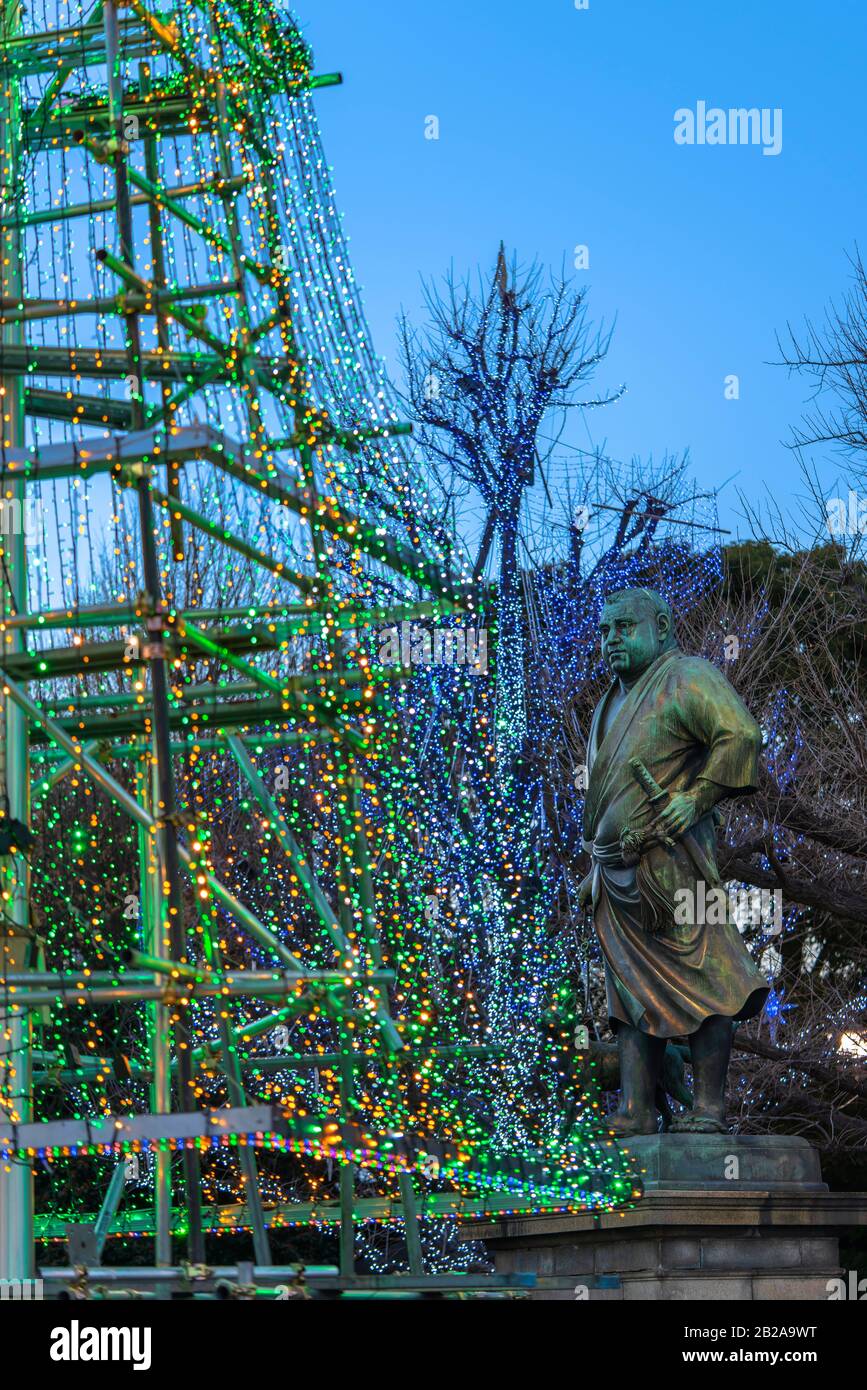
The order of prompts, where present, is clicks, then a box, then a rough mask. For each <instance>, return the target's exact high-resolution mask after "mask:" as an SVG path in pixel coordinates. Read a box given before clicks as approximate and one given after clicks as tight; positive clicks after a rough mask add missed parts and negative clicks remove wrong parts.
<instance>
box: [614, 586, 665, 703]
mask: <svg viewBox="0 0 867 1390" xmlns="http://www.w3.org/2000/svg"><path fill="white" fill-rule="evenodd" d="M661 621H662V625H663V630H660V618H659V617H658V616H657V615H656V614H654V613H651V612H650V611H649V609H648V608H647V605H646V604H644V603H642V602H641V600H640V598H635V599H631V598H620V599H614V600H613V601H612V602H611V603H606V604H605V606H604V608H603V609H602V617H601V618H600V620H599V633H600V636H601V638H602V659H603V661H605V662H606V663H607V665H608V668H609V670H610V671H611V674H612V675H613V676H619V677H620V678H621V680H623V681H625V682H627V684H628V683H629V682H631V681H634V680H637V679H638V677H639V676H640V675H641V674H642V672H644V671H646V670H647V668H648V666H649V665H650V664H651V662H653V661H655V660H656V658H657V657H658V656H659V653H660V652H661V651H662V648H663V645H664V643H665V640H666V637H667V636H668V624H667V622H666V621H665V619H664V618H663V619H662V620H661Z"/></svg>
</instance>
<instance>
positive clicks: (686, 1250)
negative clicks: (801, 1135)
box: [461, 1134, 867, 1302]
mask: <svg viewBox="0 0 867 1390" xmlns="http://www.w3.org/2000/svg"><path fill="white" fill-rule="evenodd" d="M628 1148H629V1151H630V1152H631V1153H632V1155H633V1158H634V1159H635V1163H636V1167H637V1168H638V1169H639V1170H643V1172H642V1180H643V1182H644V1188H645V1191H644V1196H643V1197H642V1198H641V1199H640V1200H639V1201H638V1202H637V1203H636V1205H635V1206H634V1207H633V1208H632V1209H631V1210H628V1211H622V1212H616V1213H612V1214H607V1213H605V1214H601V1215H594V1214H593V1213H591V1212H580V1213H578V1214H576V1215H573V1216H569V1215H562V1214H556V1215H555V1214H548V1213H544V1212H541V1213H536V1214H533V1215H530V1216H503V1215H497V1216H494V1219H493V1220H491V1218H490V1217H488V1219H487V1220H485V1219H475V1220H467V1219H464V1221H463V1223H462V1226H461V1234H462V1236H463V1238H465V1239H472V1240H483V1241H485V1242H486V1244H487V1246H488V1248H489V1250H490V1251H491V1252H492V1254H493V1257H494V1261H495V1265H496V1269H497V1272H498V1273H502V1274H506V1273H513V1272H514V1273H530V1272H532V1273H535V1274H536V1275H537V1276H538V1278H539V1287H538V1289H537V1290H536V1291H535V1292H534V1294H533V1295H532V1297H535V1298H541V1299H558V1300H562V1299H570V1300H574V1299H588V1300H590V1301H606V1302H607V1301H611V1300H618V1299H619V1300H625V1301H628V1300H631V1299H667V1300H698V1301H703V1300H707V1299H714V1300H717V1299H724V1300H731V1301H739V1302H746V1301H750V1302H751V1301H775V1300H787V1299H794V1300H813V1299H827V1298H828V1297H829V1295H830V1291H831V1285H830V1281H831V1280H834V1279H837V1278H839V1277H840V1276H841V1273H843V1271H841V1270H840V1267H839V1254H838V1235H839V1232H840V1230H841V1229H845V1228H851V1227H854V1226H862V1225H867V1193H847V1192H829V1191H828V1188H827V1186H826V1184H825V1183H823V1182H822V1180H821V1170H820V1165H819V1156H818V1154H817V1153H816V1151H815V1150H814V1149H812V1148H811V1147H810V1145H809V1144H807V1143H806V1141H804V1140H802V1139H795V1138H789V1137H788V1136H780V1137H775V1136H771V1137H764V1136H756V1137H753V1136H748V1137H745V1138H735V1137H733V1136H729V1135H687V1134H672V1135H668V1134H663V1135H658V1136H657V1135H654V1136H648V1137H647V1138H645V1139H639V1140H633V1141H631V1143H630V1144H629V1145H628Z"/></svg>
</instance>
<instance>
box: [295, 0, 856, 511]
mask: <svg viewBox="0 0 867 1390" xmlns="http://www.w3.org/2000/svg"><path fill="white" fill-rule="evenodd" d="M297 14H298V18H299V20H300V22H301V24H302V26H303V28H304V32H305V34H306V36H307V38H308V40H309V41H310V42H311V44H312V46H313V50H314V55H315V63H316V71H318V72H327V71H334V70H340V71H342V72H343V74H344V83H345V85H344V86H343V87H342V88H336V89H330V90H325V91H323V92H321V93H319V94H318V95H317V97H316V102H317V109H318V112H319V115H320V120H321V124H322V130H323V136H324V140H325V148H326V153H327V156H328V158H329V161H330V162H331V164H332V166H333V170H334V181H335V186H336V192H337V197H338V204H339V206H340V207H341V209H342V210H343V213H344V222H345V228H346V231H347V233H348V235H349V238H350V252H351V255H352V259H353V264H354V267H355V271H356V275H357V277H358V279H359V281H360V284H361V286H362V290H363V294H364V300H365V304H366V308H367V312H368V316H369V319H370V322H371V326H372V330H373V337H374V345H375V348H376V350H377V352H378V353H379V354H380V355H383V356H384V357H385V358H386V360H387V366H388V369H389V371H390V372H391V373H392V374H393V375H394V376H395V377H396V378H399V369H398V363H397V353H396V333H395V318H396V314H397V312H398V309H399V308H400V306H401V305H404V306H405V307H406V309H407V310H408V312H409V313H410V316H411V317H412V318H413V319H414V320H415V321H417V322H420V321H422V311H421V303H420V289H419V281H420V276H424V277H426V278H429V277H438V276H440V275H441V274H442V273H443V272H444V271H446V270H447V268H448V266H449V264H450V263H454V267H455V270H456V271H458V272H461V273H463V272H464V271H467V270H474V269H475V267H476V266H477V265H478V264H479V263H483V264H484V265H485V266H486V267H488V266H490V265H492V264H493V261H494V258H495V256H496V250H497V246H498V244H499V242H500V240H501V239H502V240H504V241H505V243H506V247H507V249H508V251H509V252H510V253H511V252H512V251H513V250H516V251H517V252H518V256H519V259H520V260H522V261H529V260H530V259H532V258H533V257H534V256H538V257H539V258H541V260H542V261H544V262H545V263H547V264H549V265H551V266H554V267H557V268H559V266H560V264H561V262H562V261H563V259H564V257H565V259H566V264H567V266H568V267H570V268H571V267H572V264H573V257H574V250H575V247H576V246H578V245H586V246H587V247H588V248H589V269H588V270H586V271H576V272H575V273H576V275H577V276H578V278H579V280H580V281H582V282H584V283H586V284H587V285H588V287H589V289H590V306H591V313H592V314H593V316H594V317H595V318H596V319H597V320H598V319H604V320H605V321H606V323H609V324H610V323H611V322H612V320H613V319H614V318H615V316H616V320H617V322H616V327H615V333H614V339H613V342H612V349H611V352H610V355H609V358H608V363H607V366H606V367H605V368H604V369H603V371H602V373H601V375H600V376H599V378H598V382H599V384H600V385H612V386H613V385H616V384H618V383H620V382H621V381H624V382H625V383H626V384H627V386H628V393H627V395H626V396H625V397H624V398H623V400H622V401H620V402H619V403H618V404H616V405H614V406H611V407H609V408H608V409H607V410H605V411H604V412H602V413H598V412H597V413H594V414H593V415H592V416H589V417H587V420H588V424H589V427H590V432H591V436H592V439H593V441H594V442H595V443H599V444H601V443H603V442H605V443H606V446H607V449H608V452H609V453H610V454H612V455H613V456H614V457H615V458H624V459H629V458H630V457H631V456H632V455H634V454H638V455H641V456H645V457H646V456H647V455H649V454H651V453H652V454H653V455H654V456H657V457H658V456H661V455H662V454H663V453H664V452H665V450H666V449H668V450H670V451H679V450H682V449H683V448H685V447H687V446H688V447H689V448H690V450H691V454H692V460H693V468H694V474H695V477H696V480H697V482H698V483H699V484H700V485H701V486H702V487H713V486H716V485H719V484H720V483H722V482H723V481H724V480H725V479H726V478H728V477H730V475H732V474H733V473H738V475H739V476H738V478H737V480H736V482H735V483H733V484H730V485H729V486H728V487H727V488H726V490H725V492H724V493H723V495H722V497H721V510H720V515H721V521H722V524H723V525H727V526H730V527H735V528H737V527H738V526H740V529H741V530H742V531H743V530H744V523H743V522H742V521H740V520H739V515H738V514H739V511H740V507H739V503H738V499H737V496H736V489H737V488H738V487H740V488H743V489H744V491H745V492H746V493H747V494H748V495H750V496H751V497H752V498H755V499H758V498H759V497H760V496H761V494H762V491H763V488H764V487H765V485H767V487H768V488H769V489H770V491H771V492H772V493H773V495H774V496H775V497H776V498H778V499H779V498H782V497H783V496H784V495H785V494H789V495H792V494H793V493H795V492H801V491H803V489H802V487H801V484H800V482H799V479H798V476H797V467H796V464H795V462H794V460H793V458H792V455H791V453H790V452H789V451H788V450H787V449H786V448H785V445H784V443H783V441H784V440H785V439H786V438H787V436H788V433H789V429H790V427H791V425H793V424H795V423H797V421H798V419H799V416H800V413H801V408H802V404H803V402H804V400H805V397H806V395H807V391H808V385H807V383H806V382H805V381H800V380H798V379H797V378H792V379H789V378H788V376H787V373H786V371H785V369H783V368H780V367H774V366H772V365H768V364H770V363H772V362H773V361H775V360H776V359H777V356H778V353H777V349H776V345H775V333H776V331H777V330H780V331H781V332H782V331H783V330H784V329H785V325H786V321H787V320H791V321H792V322H793V323H800V322H801V321H802V320H803V317H804V316H805V315H810V316H812V317H813V318H819V317H820V316H821V315H822V314H823V312H824V309H825V306H826V303H827V301H828V300H829V299H831V298H833V297H839V296H840V294H841V293H842V292H843V291H844V290H845V289H846V287H847V284H848V282H849V276H850V269H849V265H848V261H847V252H851V251H852V250H853V249H854V247H855V244H856V242H858V241H859V240H860V242H861V245H862V250H864V252H865V253H867V230H865V210H867V181H865V160H864V145H865V119H864V100H865V83H864V70H865V57H867V6H865V5H864V4H863V0H824V3H822V4H817V3H815V0H813V3H808V0H788V3H786V4H782V3H769V0H726V2H725V3H717V4H710V3H707V0H701V3H697V2H696V0H693V3H681V4H674V3H672V2H671V0H662V2H660V0H656V3H653V2H652V0H645V3H639V0H589V8H588V9H586V10H579V9H576V8H575V0H536V3H525V4H520V5H519V4H517V3H515V0H501V3H495V2H494V0H438V3H420V0H373V2H372V3H369V4H360V3H358V0H301V3H300V4H299V5H298V7H297ZM699 102H704V103H705V104H706V107H707V108H708V109H710V108H712V107H721V108H724V109H725V110H726V111H728V109H729V108H734V107H758V108H769V109H771V110H773V109H776V108H780V109H781V110H782V150H781V152H780V153H779V154H777V155H765V154H764V153H763V152H762V148H761V146H759V145H746V146H741V145H725V146H711V145H694V146H683V145H678V144H676V143H675V140H674V138H673V132H674V128H675V121H674V113H675V111H677V110H678V109H680V108H692V109H693V110H695V109H696V107H697V103H699ZM432 115H433V116H436V117H437V118H438V120H439V139H438V140H429V139H425V119H426V117H429V116H432ZM732 374H734V375H736V376H737V377H738V378H739V390H740V398H739V399H738V400H727V399H725V395H724V382H725V378H726V377H727V376H730V375H732ZM571 437H572V438H573V439H574V440H575V442H577V443H581V444H585V445H586V444H587V443H588V434H587V431H586V430H585V429H584V427H583V426H582V427H581V428H580V429H573V430H572V435H571ZM815 460H816V462H817V463H818V464H819V465H820V466H821V468H822V471H823V478H824V480H825V482H826V484H827V486H826V491H829V492H830V491H834V490H836V489H835V486H834V485H835V483H836V480H837V478H838V476H839V475H840V472H841V463H840V461H839V460H834V459H833V458H830V457H829V456H828V455H827V453H824V454H823V452H822V451H819V452H817V453H816V454H815Z"/></svg>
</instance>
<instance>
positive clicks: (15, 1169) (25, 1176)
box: [0, 0, 33, 1279]
mask: <svg viewBox="0 0 867 1390" xmlns="http://www.w3.org/2000/svg"><path fill="white" fill-rule="evenodd" d="M21 32H22V10H21V4H20V3H19V0H7V3H5V4H4V5H3V6H2V8H0V37H2V40H3V42H4V43H5V42H7V41H9V40H13V39H16V38H18V37H19V36H20V35H21ZM3 87H4V88H5V91H4V92H3V95H2V98H0V179H2V189H0V233H2V255H0V261H2V271H0V294H2V299H3V302H4V303H9V302H10V301H11V302H12V303H13V304H18V303H20V302H21V300H22V298H23V295H24V286H23V259H22V247H21V236H20V232H19V230H18V228H17V227H15V226H14V225H9V224H7V222H6V217H7V214H9V213H11V212H12V211H13V210H14V209H15V208H16V207H17V206H18V204H19V191H20V190H19V175H20V168H21V158H22V151H21V148H20V144H19V134H20V119H21V97H20V92H19V89H18V82H17V80H16V77H15V75H14V74H13V72H12V70H11V68H10V69H8V70H7V72H6V73H5V74H4V76H3ZM23 341H24V338H23V328H22V325H21V324H20V323H11V324H7V323H5V322H0V343H2V346H3V349H4V350H5V349H6V348H7V347H12V346H16V347H17V346H20V345H21V344H22V343H23ZM0 384H2V390H3V395H2V422H0V423H2V435H0V442H2V451H0V463H2V471H3V472H4V473H5V471H6V451H7V449H20V448H23V447H24V444H25V420H24V387H23V383H22V381H21V379H20V378H19V377H17V376H9V377H7V378H5V379H4V380H3V381H2V383H0ZM25 490H26V485H25V483H24V481H23V479H22V480H20V481H14V482H13V481H11V480H9V481H7V483H6V488H5V493H6V495H7V496H8V497H9V498H10V500H11V501H12V503H13V505H12V507H11V508H10V509H9V511H10V512H11V515H12V527H11V531H12V533H11V534H9V535H6V534H4V535H2V536H0V544H2V549H3V572H2V579H0V590H2V611H3V615H4V616H5V615H6V614H9V613H18V614H20V613H24V612H26V610H27V606H28V594H27V537H26V535H25V533H24V519H25V516H26V513H25V509H24V496H25ZM16 502H17V504H18V505H17V507H16V506H15V505H14V504H15V503H16ZM16 515H17V517H18V525H17V526H16V525H15V517H16ZM23 639H24V633H23V631H21V630H19V631H15V632H10V633H7V634H6V635H5V641H4V646H3V654H4V656H5V654H6V653H10V654H11V653H14V652H16V651H20V650H22V648H23V645H24V640H23ZM0 712H2V715H3V720H2V723H3V724H5V727H3V728H0V733H2V735H3V738H4V750H3V760H4V769H3V770H4V774H5V776H4V783H5V785H4V787H3V789H2V790H3V793H4V797H5V800H4V807H3V809H4V810H5V813H6V814H7V815H8V816H10V817H11V818H12V819H13V820H17V821H20V822H21V823H22V824H24V825H28V824H29V818H30V765H29V735H28V727H27V716H26V714H25V713H24V711H23V710H21V709H20V707H19V706H17V705H15V704H13V703H12V701H11V700H6V699H4V700H3V702H2V710H0ZM3 888H4V890H5V892H6V893H8V895H9V896H8V897H7V898H6V903H7V904H8V906H7V908H6V925H7V931H6V940H5V942H4V947H5V951H4V960H3V969H4V970H6V971H8V970H9V968H10V966H11V967H12V968H13V969H22V968H24V967H25V966H26V965H28V964H29V963H30V962H29V959H28V957H29V945H30V942H29V939H28V936H27V933H28V931H29V922H30V903H29V895H30V873H29V868H28V865H27V860H26V858H25V856H24V855H23V854H20V853H19V854H16V855H13V856H11V857H10V858H8V859H7V860H6V861H5V863H4V865H3ZM31 1042H32V1022H31V1016H30V1014H29V1012H27V1011H21V1010H18V1011H15V1012H12V1013H9V1014H3V1015H0V1110H2V1114H3V1118H4V1119H7V1118H8V1119H13V1120H14V1121H15V1122H16V1123H24V1122H26V1121H28V1120H30V1118H31V1081H30V1074H31V1055H30V1054H31ZM32 1275H33V1179H32V1175H31V1171H30V1165H29V1164H27V1163H16V1162H7V1163H3V1164H0V1278H3V1279H29V1278H32Z"/></svg>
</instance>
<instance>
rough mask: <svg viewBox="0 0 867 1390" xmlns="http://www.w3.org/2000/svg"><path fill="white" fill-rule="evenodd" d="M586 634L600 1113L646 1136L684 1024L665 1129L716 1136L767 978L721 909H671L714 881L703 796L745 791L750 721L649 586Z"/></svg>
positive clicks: (584, 889)
mask: <svg viewBox="0 0 867 1390" xmlns="http://www.w3.org/2000/svg"><path fill="white" fill-rule="evenodd" d="M599 631H600V634H601V638H602V655H603V658H604V660H605V661H606V663H607V665H608V667H609V669H610V671H611V673H612V676H613V678H614V679H613V682H612V684H611V686H610V687H609V689H608V691H607V692H606V694H605V695H604V696H603V698H602V699H601V700H600V702H599V704H598V706H597V707H596V712H595V714H594V716H593V722H592V724H591V727H590V736H589V739H588V752H587V766H588V787H587V800H586V804H585V808H584V847H585V849H587V850H588V851H589V853H590V855H591V857H592V869H591V871H590V873H589V875H588V876H587V878H586V879H585V880H584V882H583V883H582V885H581V890H580V902H581V905H582V906H585V907H586V906H587V905H588V904H589V903H592V910H593V924H594V927H595V929H596V934H597V937H598V939H599V944H600V946H601V948H602V953H603V956H604V959H605V980H606V987H607V993H608V1014H609V1018H610V1021H611V1025H612V1028H613V1029H614V1030H615V1032H616V1035H617V1046H618V1051H619V1054H620V1076H621V1102H620V1108H619V1110H618V1111H617V1113H616V1114H615V1115H613V1116H610V1117H609V1119H608V1125H609V1127H610V1129H611V1130H612V1131H613V1132H614V1133H615V1134H616V1135H618V1136H623V1137H627V1136H633V1135H638V1134H655V1133H656V1129H657V1119H656V1107H655V1094H656V1086H657V1081H658V1078H659V1075H660V1068H661V1065H662V1059H663V1054H664V1053H665V1048H666V1040H667V1039H669V1038H680V1037H684V1036H685V1037H687V1038H688V1039H689V1044H690V1052H691V1059H692V1069H693V1089H694V1101H693V1108H692V1110H691V1112H689V1113H688V1114H686V1115H684V1116H683V1117H682V1118H680V1119H676V1120H675V1121H674V1122H673V1123H672V1125H671V1129H672V1130H680V1131H693V1132H700V1133H723V1132H725V1128H726V1125H725V1083H726V1073H727V1071H728V1064H729V1056H730V1053H731V1042H732V1027H733V1022H734V1021H735V1020H738V1019H746V1018H752V1017H753V1015H754V1014H756V1013H758V1012H759V1010H760V1009H761V1008H762V1006H763V1004H764V1001H765V999H766V997H767V995H768V986H767V983H766V981H765V980H764V978H763V976H762V974H761V972H760V970H759V968H758V966H757V965H756V964H755V962H754V961H753V960H752V959H751V957H750V955H749V954H748V952H747V950H746V948H745V946H744V944H743V941H742V940H741V936H740V933H739V931H738V929H737V926H736V924H735V923H734V922H732V921H730V920H728V914H726V920H725V921H724V922H722V923H720V924H716V922H713V923H711V922H709V921H707V922H706V921H705V920H704V915H705V914H704V913H703V912H702V911H699V910H692V911H686V912H684V911H682V910H679V909H680V907H681V905H682V904H683V903H687V904H689V903H692V904H693V905H698V904H699V903H701V904H703V903H704V902H705V900H706V894H707V892H708V891H709V890H710V889H711V888H714V889H717V890H719V889H720V888H721V884H720V878H719V871H718V869H717V864H716V847H715V835H714V807H715V806H716V805H717V803H718V802H721V801H723V800H724V799H726V798H728V797H733V796H743V795H746V794H748V793H750V792H753V791H755V787H756V775H757V767H758V757H759V750H760V748H761V732H760V730H759V727H758V725H757V724H756V721H755V720H754V719H753V718H752V716H751V715H750V713H749V712H748V710H747V709H746V708H745V707H744V705H743V704H742V703H741V701H740V699H739V698H738V696H737V695H736V694H735V692H734V690H733V689H732V687H731V686H730V685H729V683H728V681H727V680H726V678H725V676H724V675H723V674H722V673H721V672H720V671H718V670H717V668H716V667H715V666H712V665H711V663H710V662H708V661H704V660H702V659H701V658H700V657H694V656H687V655H686V653H685V652H682V651H681V650H680V648H679V647H678V645H677V641H676V639H675V635H674V621H673V617H672V612H671V609H670V607H669V605H668V604H667V603H666V601H665V600H664V599H663V598H661V597H660V595H659V594H657V593H655V592H653V591H652V590H650V589H625V590H622V591H621V592H619V593H615V594H610V595H609V596H608V597H607V598H606V599H605V603H604V607H603V610H602V615H601V618H600V623H599ZM708 915H709V914H708ZM685 918H686V919H688V920H684V919H685ZM698 919H701V920H698Z"/></svg>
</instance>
